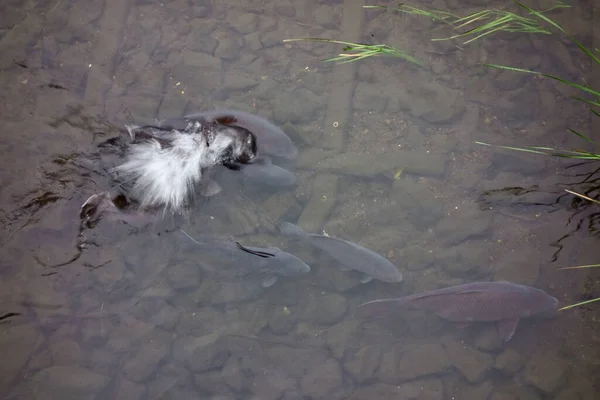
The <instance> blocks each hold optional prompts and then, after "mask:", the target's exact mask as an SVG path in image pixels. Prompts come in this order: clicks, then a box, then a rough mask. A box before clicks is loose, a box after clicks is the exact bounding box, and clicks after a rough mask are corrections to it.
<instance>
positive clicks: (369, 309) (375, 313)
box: [356, 298, 404, 319]
mask: <svg viewBox="0 0 600 400" xmlns="http://www.w3.org/2000/svg"><path fill="white" fill-rule="evenodd" d="M403 305H404V301H403V299H402V298H399V299H383V300H373V301H369V302H367V303H363V304H361V305H360V306H359V307H358V310H357V311H356V316H357V317H358V318H362V319H371V318H377V317H383V316H387V315H388V314H391V313H393V312H394V311H396V310H397V309H398V308H399V307H402V306H403Z"/></svg>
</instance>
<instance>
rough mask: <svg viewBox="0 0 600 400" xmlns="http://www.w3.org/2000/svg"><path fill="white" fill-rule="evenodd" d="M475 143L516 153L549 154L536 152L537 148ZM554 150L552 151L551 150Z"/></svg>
mask: <svg viewBox="0 0 600 400" xmlns="http://www.w3.org/2000/svg"><path fill="white" fill-rule="evenodd" d="M475 143H477V144H481V145H483V146H491V147H498V148H501V149H506V150H515V151H523V152H525V153H534V154H544V155H548V153H546V152H544V151H539V150H536V149H535V148H523V147H511V146H500V145H495V144H489V143H484V142H478V141H476V142H475ZM551 150H552V149H551Z"/></svg>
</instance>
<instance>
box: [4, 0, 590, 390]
mask: <svg viewBox="0 0 600 400" xmlns="http://www.w3.org/2000/svg"><path fill="white" fill-rule="evenodd" d="M354 3H355V2H352V1H345V2H334V1H331V2H325V1H319V2H317V1H313V0H303V1H293V2H292V1H283V2H281V1H278V2H274V1H261V0H254V1H246V2H239V1H238V2H236V1H218V2H217V1H215V2H208V1H207V2H194V1H184V0H177V1H162V2H151V1H131V0H126V1H122V0H104V1H102V0H89V1H79V2H76V1H65V0H63V1H55V0H52V1H37V2H25V3H23V2H17V1H5V2H3V3H2V5H0V14H2V15H3V18H2V21H1V22H0V88H1V89H2V90H1V91H0V122H1V125H2V135H1V136H0V149H1V152H2V161H1V162H2V170H1V171H0V182H1V187H2V189H1V190H0V223H1V225H2V231H1V233H0V243H1V249H2V254H1V257H0V274H1V277H2V279H1V280H0V301H1V302H0V305H1V306H0V307H1V310H0V311H1V312H2V314H4V313H18V314H20V315H16V316H11V317H8V318H6V319H4V320H2V321H1V324H0V332H1V335H0V354H2V360H3V361H2V364H1V365H0V372H1V373H0V393H1V394H2V397H3V398H10V399H65V398H77V399H84V398H95V399H115V398H116V399H121V398H122V399H169V398H173V399H198V398H202V399H251V398H256V399H273V400H276V399H286V400H291V399H327V400H333V399H356V400H359V399H372V400H376V399H391V398H402V399H487V398H490V399H517V398H520V399H575V398H580V399H592V398H595V397H594V395H595V393H596V392H597V390H598V388H597V382H599V381H600V379H599V376H598V367H597V366H598V361H599V359H600V354H599V346H598V344H599V343H598V336H597V328H598V327H597V323H596V322H595V321H597V318H598V311H597V310H598V308H597V307H594V306H593V305H591V306H589V307H585V308H579V309H574V310H570V311H565V312H562V313H561V314H560V317H559V318H555V319H545V320H525V321H522V322H521V323H520V324H519V327H518V329H517V332H516V333H515V336H514V337H513V338H512V339H511V341H510V342H509V343H508V344H504V343H502V341H501V340H500V338H499V337H498V335H497V333H496V332H495V331H494V330H493V326H489V325H485V324H483V325H476V326H473V327H470V328H466V329H457V328H456V326H454V325H453V324H451V323H447V322H444V321H442V320H440V319H439V318H437V317H435V316H431V315H425V314H423V313H419V312H414V313H412V312H411V313H407V314H405V315H399V316H398V318H397V319H393V320H389V321H383V322H379V323H371V322H369V323H367V324H361V323H359V321H357V320H356V319H355V318H354V317H353V313H354V311H355V310H356V307H357V306H358V304H360V303H362V302H365V301H369V300H373V299H377V298H385V297H399V296H402V295H408V294H411V293H416V292H419V291H425V290H432V289H436V288H439V287H444V286H450V285H454V284H460V283H466V282H472V281H475V280H509V281H512V282H515V283H523V284H527V285H531V286H535V287H538V288H540V289H542V290H545V291H547V292H548V293H549V294H551V295H552V296H555V297H557V298H558V299H559V300H560V302H561V304H562V305H567V304H570V303H572V302H576V301H581V300H583V299H586V298H591V297H593V296H594V295H596V296H597V295H599V293H600V291H599V290H598V283H597V278H595V277H596V276H597V274H595V273H594V272H593V271H592V272H589V271H557V267H563V266H568V265H581V264H591V263H597V262H598V261H597V257H598V252H597V251H596V248H597V237H596V235H597V230H596V228H595V221H596V219H597V214H596V213H595V211H594V209H593V207H586V206H585V204H584V203H582V202H578V201H575V200H573V198H572V197H570V196H568V195H565V194H564V192H563V191H562V190H563V188H567V187H571V188H573V189H577V188H578V187H580V186H577V185H574V184H576V183H577V182H580V181H583V179H584V178H585V177H584V176H577V175H578V174H585V173H586V172H589V171H593V169H590V168H587V167H579V168H574V169H565V166H567V165H569V164H568V163H566V162H565V161H564V160H557V159H552V158H546V157H542V156H539V157H537V156H530V155H525V154H521V153H511V152H506V151H502V150H498V149H495V148H489V147H483V146H479V145H476V144H474V141H475V140H479V141H483V142H491V143H497V144H505V145H513V146H524V145H532V144H536V145H544V146H556V147H563V148H568V147H582V146H584V144H582V143H581V142H580V141H578V140H577V139H576V138H574V136H573V135H571V134H569V133H568V132H567V128H568V127H571V128H573V129H576V130H580V131H582V132H587V131H589V129H590V121H589V115H588V113H587V112H586V110H585V109H583V108H582V107H581V104H579V103H577V102H575V101H573V100H571V99H569V98H568V96H570V95H572V94H573V93H571V92H570V91H569V90H568V89H565V87H563V86H561V85H560V84H557V83H556V82H550V81H549V80H542V79H537V78H535V77H533V76H525V75H518V74H511V73H507V72H499V71H496V70H492V69H486V68H485V67H483V66H481V65H480V64H481V63H483V62H491V63H497V64H508V65H513V66H517V67H521V68H534V69H539V70H543V71H545V72H550V73H556V74H560V75H561V76H563V77H567V78H570V79H582V78H584V77H587V78H586V79H588V78H589V77H588V75H589V74H590V72H589V71H590V66H589V63H587V60H586V59H585V58H584V57H583V56H582V55H581V54H580V53H579V52H578V51H577V49H575V48H573V46H568V45H566V44H565V42H560V41H558V40H557V39H556V38H555V37H545V36H544V37H538V36H535V37H534V36H529V37H527V36H525V37H522V36H518V35H512V36H511V35H498V36H495V37H494V36H490V37H489V38H488V39H486V40H485V41H481V42H475V43H473V44H472V45H469V46H461V47H457V44H460V43H459V42H430V41H429V40H428V39H429V38H430V37H432V36H431V35H432V34H437V33H439V36H438V37H440V36H442V35H444V34H446V33H448V32H444V31H442V30H439V31H438V30H433V29H432V28H433V27H434V26H433V25H432V22H431V21H428V20H425V19H418V18H408V17H400V16H398V15H395V14H391V13H381V12H378V11H366V10H365V11H363V10H357V8H359V7H360V4H358V3H356V4H354ZM384 3H385V2H383V3H382V4H384ZM388 3H389V4H388V5H390V6H395V5H396V3H393V4H392V3H391V2H388ZM471 3H472V4H473V5H471ZM476 3H477V4H476ZM479 3H482V2H475V1H473V2H469V5H468V7H469V8H468V9H467V8H464V7H466V6H464V5H462V4H459V2H455V1H451V0H448V1H446V2H444V1H434V2H432V3H431V6H432V7H437V8H440V9H444V10H452V11H454V12H459V13H465V12H467V11H469V10H473V11H474V10H477V9H481V8H480V7H484V6H486V7H487V6H494V7H500V6H506V4H505V3H499V2H493V3H490V4H489V5H488V4H485V5H484V4H479ZM348 4H350V5H348ZM414 5H419V4H414ZM588 15H590V13H589V12H588V11H587V9H586V7H584V6H583V5H579V4H576V5H575V6H574V8H573V9H571V10H566V11H563V12H561V13H558V14H556V18H557V20H558V21H559V22H561V23H563V24H565V26H566V27H567V28H569V29H571V30H572V31H573V32H574V33H576V34H577V35H579V36H578V37H581V40H583V41H584V42H585V43H586V44H588V42H589V41H591V39H590V37H591V33H592V28H591V21H590V20H589V18H588ZM357 16H359V17H357ZM436 27H437V26H436ZM353 35H354V36H356V37H358V38H360V41H363V42H369V43H387V44H390V45H393V46H396V47H398V48H401V49H404V50H406V51H408V52H410V53H411V54H414V55H415V56H417V57H418V58H419V59H421V60H422V61H423V64H424V67H422V68H419V67H416V66H413V65H410V64H408V63H406V62H403V61H401V60H398V59H383V58H377V59H368V60H364V61H361V62H359V63H357V64H354V65H347V66H344V67H337V66H336V67H333V65H331V64H327V63H323V62H322V60H323V59H324V58H328V57H330V56H331V55H333V54H335V52H336V51H339V50H340V49H339V48H337V47H335V46H330V45H325V44H311V43H293V44H285V45H284V44H283V43H282V42H281V40H283V39H286V38H294V37H331V38H336V39H340V40H348V39H349V38H351V37H352V36H353ZM588 81H589V80H588ZM346 104H348V106H346ZM212 108H228V109H239V110H244V111H247V112H250V113H254V114H256V115H260V116H262V117H264V118H268V119H269V120H271V121H273V122H274V123H276V124H277V125H278V126H281V127H282V128H283V129H284V130H285V131H286V132H287V133H288V134H289V135H290V137H292V139H293V140H294V142H295V143H296V145H297V146H298V147H299V154H298V158H297V160H295V161H285V163H288V164H285V163H283V161H282V160H279V161H278V162H279V163H280V164H279V165H289V166H290V168H291V169H293V170H294V171H295V173H296V176H297V186H295V187H292V188H290V187H283V188H277V187H272V186H270V185H257V184H256V183H254V182H250V181H248V180H246V179H244V177H243V176H242V175H241V174H237V173H235V172H231V171H223V172H222V173H221V175H220V180H219V182H220V183H221V184H222V186H223V192H222V193H221V194H219V195H218V197H215V198H210V199H206V200H203V201H199V202H198V203H197V204H196V205H195V206H194V209H193V210H192V212H190V215H189V216H188V217H187V218H171V217H169V218H165V220H164V221H162V222H161V223H159V224H156V225H153V226H151V227H149V228H147V229H144V230H135V229H130V228H129V227H127V226H126V225H121V224H112V225H111V224H100V225H99V226H98V227H97V228H96V229H94V230H88V231H86V232H84V236H85V237H84V238H83V239H85V240H86V241H87V242H88V243H92V244H90V245H88V247H87V248H86V249H85V250H84V251H82V252H80V251H79V250H78V248H77V245H78V244H80V243H81V241H82V240H83V239H82V237H79V238H78V230H79V224H78V220H77V215H78V212H79V207H80V206H81V204H82V203H83V202H84V201H85V199H87V198H88V197H89V196H90V195H91V194H93V193H98V192H101V191H104V190H109V189H111V188H113V187H114V183H113V182H111V181H110V180H109V179H108V178H107V177H106V176H103V175H102V174H98V173H97V172H94V171H90V170H89V169H85V168H83V167H82V166H81V165H80V164H77V165H75V164H73V163H72V162H71V161H72V160H74V159H78V157H81V156H85V155H89V154H91V153H93V152H95V151H97V148H96V145H97V144H98V143H99V142H101V141H102V140H105V139H107V138H109V137H112V136H114V135H116V134H118V133H119V131H121V130H122V129H123V128H124V125H125V124H127V123H139V124H144V123H151V122H152V121H154V119H162V118H167V117H172V116H181V115H185V114H190V113H194V112H198V111H202V110H206V109H212ZM334 123H335V124H334ZM560 185H562V186H560ZM566 185H574V186H566ZM280 219H284V220H287V221H291V222H293V223H297V224H299V225H300V226H301V227H302V228H303V229H305V230H306V231H309V232H315V233H316V232H318V233H322V232H323V231H324V232H326V233H328V234H330V235H332V236H335V237H340V238H343V239H345V240H350V241H354V242H356V243H360V244H361V245H362V246H365V247H368V248H370V249H372V250H374V251H376V252H378V253H380V254H382V255H384V256H385V257H387V258H389V259H390V260H391V261H392V262H393V263H394V264H396V265H397V266H398V267H399V268H400V270H401V272H402V274H403V276H404V280H403V282H401V283H397V284H391V283H384V282H378V281H373V282H369V283H368V284H361V283H360V276H357V275H356V274H355V273H354V272H352V271H341V270H340V269H339V268H338V266H337V265H336V263H335V262H334V261H332V260H331V259H328V258H327V257H326V256H324V255H323V254H322V253H318V252H315V251H313V250H312V249H311V248H309V247H302V246H299V245H297V244H295V243H292V242H288V241H287V239H285V238H283V237H281V236H280V235H279V234H277V232H276V230H275V229H274V226H275V224H276V223H277V221H279V220H280ZM174 228H181V229H183V230H185V231H186V232H187V233H189V234H190V235H192V236H194V235H198V236H201V235H215V236H219V237H224V238H231V239H235V240H238V241H240V242H241V243H243V244H245V245H254V246H262V247H268V246H276V247H279V248H282V249H284V250H286V251H289V252H292V253H293V254H295V255H297V256H298V257H301V258H302V259H303V260H304V261H305V262H306V263H308V264H309V265H310V266H311V268H312V271H311V273H310V274H308V275H306V276H302V277H295V278H290V279H281V280H280V281H278V282H277V283H276V284H275V285H273V286H272V287H270V288H264V287H262V286H261V285H257V284H255V283H253V282H249V281H245V280H239V281H236V282H230V281H227V282H223V281H220V280H218V279H217V278H216V277H215V276H214V274H211V268H212V269H214V268H215V267H216V266H219V265H220V264H219V263H223V260H215V259H211V257H209V255H208V254H206V253H204V252H203V251H200V250H198V249H196V250H194V246H190V245H189V243H184V242H183V241H184V240H185V237H184V236H183V235H177V234H176V232H177V230H176V229H174ZM578 396H579V397H578Z"/></svg>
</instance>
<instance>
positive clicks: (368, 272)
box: [279, 222, 402, 283]
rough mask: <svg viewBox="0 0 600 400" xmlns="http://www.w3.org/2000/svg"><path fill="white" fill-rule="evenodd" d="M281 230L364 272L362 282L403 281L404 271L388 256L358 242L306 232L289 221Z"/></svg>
mask: <svg viewBox="0 0 600 400" xmlns="http://www.w3.org/2000/svg"><path fill="white" fill-rule="evenodd" d="M279 231H280V232H281V233H283V234H286V235H289V236H296V237H299V238H302V239H304V240H307V241H308V242H310V243H311V244H313V245H314V246H316V247H318V248H320V249H321V250H323V251H325V252H327V253H328V254H329V255H330V256H332V257H333V258H335V259H336V260H337V261H338V262H339V263H340V264H342V266H341V267H340V268H341V269H343V270H348V269H353V270H355V271H359V272H362V273H363V274H364V275H365V277H364V278H363V280H362V282H363V283H366V282H369V281H371V280H372V279H378V280H380V281H383V282H401V281H402V273H401V272H400V271H399V270H398V268H397V267H396V266H395V265H394V264H392V263H391V262H390V260H388V259H387V258H385V257H383V256H381V255H379V254H377V253H375V252H374V251H371V250H369V249H366V248H364V247H362V246H359V245H358V244H356V243H352V242H348V241H346V240H343V239H337V238H334V237H331V236H324V235H318V234H313V233H306V232H304V231H303V230H302V229H300V228H299V227H298V226H296V225H294V224H291V223H289V222H281V223H280V224H279Z"/></svg>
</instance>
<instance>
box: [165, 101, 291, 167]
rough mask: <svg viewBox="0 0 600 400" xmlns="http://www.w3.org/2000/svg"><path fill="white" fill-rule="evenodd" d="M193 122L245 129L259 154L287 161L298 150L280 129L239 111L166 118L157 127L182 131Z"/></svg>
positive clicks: (257, 117) (226, 110)
mask: <svg viewBox="0 0 600 400" xmlns="http://www.w3.org/2000/svg"><path fill="white" fill-rule="evenodd" d="M195 120H208V121H211V122H218V123H220V124H222V125H229V126H238V127H241V128H245V129H247V130H249V131H250V132H252V133H253V134H254V135H255V136H256V140H257V142H258V149H259V152H261V153H264V154H270V155H273V156H276V157H283V158H288V159H293V158H296V156H297V155H298V149H297V148H296V146H294V143H293V142H292V140H291V139H290V138H289V136H288V135H286V134H285V132H283V131H282V130H281V129H280V128H278V127H277V126H275V125H273V124H272V123H271V122H269V121H267V120H266V119H264V118H261V117H259V116H256V115H253V114H250V113H247V112H245V111H240V110H229V109H223V110H208V111H202V112H197V113H194V114H189V115H185V116H183V117H175V118H168V119H165V120H162V121H159V122H158V123H157V124H158V125H159V126H169V127H172V128H174V129H177V130H183V129H185V127H186V126H187V125H188V124H189V122H192V121H195Z"/></svg>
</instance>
